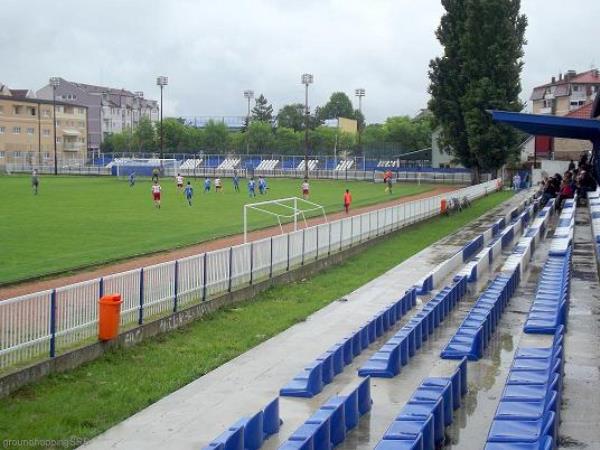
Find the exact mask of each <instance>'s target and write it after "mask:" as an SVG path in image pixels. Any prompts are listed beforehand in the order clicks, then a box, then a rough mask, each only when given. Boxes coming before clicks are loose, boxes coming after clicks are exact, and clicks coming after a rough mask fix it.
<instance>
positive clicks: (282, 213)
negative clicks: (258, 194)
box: [244, 197, 327, 242]
mask: <svg viewBox="0 0 600 450" xmlns="http://www.w3.org/2000/svg"><path fill="white" fill-rule="evenodd" d="M251 211H255V212H258V213H259V214H260V215H263V216H269V217H272V218H274V219H276V220H277V224H278V225H279V229H280V230H281V234H283V225H284V224H286V223H293V224H294V231H296V230H297V229H298V220H299V219H300V220H301V221H302V222H304V226H305V227H307V226H308V224H307V222H306V215H307V214H310V213H313V212H315V211H321V213H322V215H323V218H324V219H325V222H327V215H326V214H325V208H324V207H323V206H321V205H319V204H317V203H314V202H311V201H308V200H305V199H303V198H300V197H288V198H280V199H276V200H268V201H264V202H258V203H248V204H246V205H244V242H248V231H249V228H248V226H249V218H248V213H249V212H251Z"/></svg>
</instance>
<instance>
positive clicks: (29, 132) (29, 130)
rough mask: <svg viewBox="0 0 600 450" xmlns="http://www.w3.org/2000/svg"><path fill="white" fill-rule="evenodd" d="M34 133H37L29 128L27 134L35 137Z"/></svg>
mask: <svg viewBox="0 0 600 450" xmlns="http://www.w3.org/2000/svg"><path fill="white" fill-rule="evenodd" d="M33 133H35V130H34V129H33V128H27V134H29V135H30V136H31V135H33Z"/></svg>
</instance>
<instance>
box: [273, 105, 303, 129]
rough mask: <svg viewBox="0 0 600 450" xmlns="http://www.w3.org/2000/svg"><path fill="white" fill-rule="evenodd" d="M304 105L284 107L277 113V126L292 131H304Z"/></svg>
mask: <svg viewBox="0 0 600 450" xmlns="http://www.w3.org/2000/svg"><path fill="white" fill-rule="evenodd" d="M304 122H305V117H304V105H303V104H302V103H293V104H291V105H285V106H284V107H283V108H281V109H280V110H279V112H278V113H277V126H278V127H284V128H291V129H292V130H294V131H300V130H303V129H304Z"/></svg>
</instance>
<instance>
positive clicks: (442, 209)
mask: <svg viewBox="0 0 600 450" xmlns="http://www.w3.org/2000/svg"><path fill="white" fill-rule="evenodd" d="M447 208H448V204H447V202H446V199H445V198H443V199H442V201H441V202H440V214H446V209H447Z"/></svg>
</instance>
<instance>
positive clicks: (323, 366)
mask: <svg viewBox="0 0 600 450" xmlns="http://www.w3.org/2000/svg"><path fill="white" fill-rule="evenodd" d="M416 304H417V292H416V289H410V290H408V291H407V292H406V293H405V294H404V296H403V297H402V298H401V299H400V300H398V301H396V302H394V303H392V304H391V305H390V306H389V307H387V308H386V309H384V310H383V311H380V312H378V313H377V314H376V315H375V317H373V319H371V320H370V321H368V322H367V323H366V324H365V325H364V326H363V327H362V328H360V329H359V330H358V331H356V332H355V333H353V334H352V335H350V336H348V337H347V338H345V339H344V340H343V341H342V342H340V343H337V344H335V345H334V346H333V347H331V348H330V349H329V350H327V351H326V352H325V353H324V354H323V355H321V356H319V357H318V358H317V359H316V360H315V361H314V362H312V363H311V364H309V365H308V366H306V367H305V368H304V369H303V370H302V372H300V373H299V374H298V375H296V376H295V377H294V378H293V379H292V380H291V381H290V382H289V383H288V384H286V385H285V386H284V387H283V388H281V389H280V391H279V393H280V395H283V396H288V397H314V396H315V395H317V394H318V393H319V392H321V391H322V390H323V385H325V384H329V383H331V382H332V381H333V378H334V377H335V376H336V375H338V374H339V373H341V372H342V371H343V370H344V367H345V366H347V365H348V364H351V363H352V360H353V359H354V358H355V357H356V356H358V355H360V353H361V352H362V351H363V350H364V349H365V348H367V347H368V346H369V345H370V344H371V343H373V342H374V341H375V340H376V339H377V338H379V337H381V336H382V335H383V334H384V333H385V332H386V331H387V330H389V329H390V327H392V326H393V325H395V324H396V322H398V320H400V318H401V317H402V316H404V315H405V314H406V313H407V312H408V311H409V310H411V309H412V308H413V307H414V306H415V305H416Z"/></svg>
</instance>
